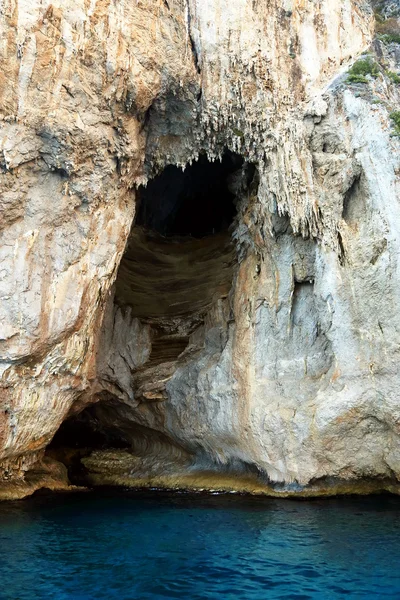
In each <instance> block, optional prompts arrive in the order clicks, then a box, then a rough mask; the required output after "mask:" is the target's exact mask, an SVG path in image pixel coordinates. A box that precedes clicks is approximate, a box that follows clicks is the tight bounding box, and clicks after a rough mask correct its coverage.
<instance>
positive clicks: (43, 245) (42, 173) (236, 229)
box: [0, 0, 400, 496]
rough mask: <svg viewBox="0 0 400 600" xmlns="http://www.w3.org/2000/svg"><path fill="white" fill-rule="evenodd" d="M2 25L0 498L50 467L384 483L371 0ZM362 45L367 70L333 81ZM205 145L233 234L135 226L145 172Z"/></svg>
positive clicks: (388, 430)
mask: <svg viewBox="0 0 400 600" xmlns="http://www.w3.org/2000/svg"><path fill="white" fill-rule="evenodd" d="M391 10H392V12H391V13H390V14H387V15H386V14H383V15H382V17H381V18H382V19H383V20H385V19H392V20H393V19H394V20H395V19H396V6H394V7H392V9H391ZM393 11H394V12H393ZM393 15H394V16H393ZM0 19H1V21H0V24H1V33H2V40H3V42H2V46H1V58H0V60H1V69H0V72H1V74H2V76H1V82H0V95H1V100H0V109H1V117H0V118H1V122H0V124H1V138H0V139H1V154H0V161H1V165H0V166H1V171H2V173H1V196H0V207H1V221H0V229H1V231H0V234H1V238H2V240H1V244H0V253H1V262H0V373H1V388H0V394H1V405H0V409H1V410H0V458H1V471H0V474H1V478H2V481H3V483H2V489H3V492H2V494H3V496H6V495H23V494H24V493H27V490H28V491H30V490H31V489H34V488H35V487H39V486H40V485H46V486H47V487H52V486H53V487H57V486H58V487H59V486H60V485H61V483H60V475H59V473H60V469H59V468H58V469H57V468H56V467H54V465H53V467H51V457H53V458H54V457H56V458H57V460H61V459H62V460H63V462H65V463H66V464H68V465H69V466H70V468H71V464H72V463H71V456H72V455H73V457H74V458H73V460H72V462H74V461H75V463H74V464H76V461H77V460H79V461H80V465H81V469H84V471H85V483H86V482H89V483H103V482H110V483H124V484H126V483H127V484H132V485H134V484H138V483H139V484H142V483H144V484H145V483H152V484H160V485H161V484H163V485H200V486H202V487H213V486H214V487H215V486H216V487H218V486H219V487H233V488H235V489H251V490H258V491H268V492H269V493H280V492H282V493H288V492H290V491H291V490H293V491H295V492H298V493H324V491H326V489H332V490H336V489H339V488H338V485H339V483H340V485H342V486H345V485H350V484H353V483H354V486H362V485H364V486H368V485H371V486H375V487H376V486H378V487H379V486H386V487H388V486H391V489H396V485H397V484H396V482H397V480H398V478H399V477H400V451H399V420H400V402H399V399H398V389H399V384H400V377H399V374H398V371H399V370H398V360H399V348H400V344H399V341H400V332H399V329H400V317H399V314H400V310H399V308H400V307H399V303H400V289H399V288H400V273H399V264H398V260H399V249H400V248H399V244H400V231H399V228H400V215H399V208H400V207H399V200H398V172H399V159H400V153H399V141H398V137H396V136H395V135H392V134H393V133H394V130H393V121H392V120H391V119H390V118H389V114H390V113H391V112H393V111H394V110H395V109H396V104H398V100H399V96H398V91H397V88H396V84H395V82H394V81H393V76H392V78H390V76H389V75H388V74H390V73H394V72H395V71H396V69H397V68H398V67H397V65H398V60H399V58H400V56H399V47H400V46H399V45H398V44H397V43H396V42H393V40H390V39H385V40H381V41H379V40H378V41H375V42H374V46H373V49H371V48H370V44H371V41H372V38H373V28H374V19H373V14H372V10H371V8H370V7H369V6H368V4H367V3H365V2H359V1H356V0H329V1H328V0H322V1H321V2H313V1H306V2H299V1H297V0H287V1H285V2H280V1H279V2H278V1H273V2H266V1H262V0H168V1H167V0H157V1H150V0H129V1H128V0H126V1H125V0H119V1H118V2H113V1H111V0H68V2H65V1H61V0H59V1H53V2H46V1H45V2H43V1H41V2H39V0H30V1H29V2H27V1H25V0H19V1H18V0H8V1H6V2H3V7H2V8H1V13H0ZM364 51H368V52H370V55H368V58H367V59H365V60H368V61H372V62H373V63H374V64H376V65H377V67H376V68H377V69H378V71H377V73H375V75H376V76H375V77H371V76H370V75H368V74H367V76H366V82H365V83H359V84H357V83H354V84H352V83H351V82H347V79H346V77H347V76H346V75H345V72H346V71H347V69H348V68H349V66H350V65H351V64H352V63H353V62H354V61H355V60H356V59H357V58H358V57H359V55H360V54H361V53H362V52H364ZM199 157H200V158H199ZM224 157H225V158H224ZM227 157H228V158H227ZM220 159H221V160H222V162H221V163H220V164H221V169H225V166H226V172H225V171H224V177H225V178H226V182H227V184H226V185H227V190H228V191H227V192H226V194H227V197H228V195H230V196H229V197H232V198H234V204H235V207H236V209H235V210H236V216H233V217H232V222H231V225H230V227H229V228H225V229H224V228H222V226H221V228H220V229H221V230H220V231H219V232H218V233H216V234H215V233H214V227H210V230H209V231H208V230H207V232H206V229H204V232H205V233H207V235H204V236H200V237H196V236H194V237H192V236H191V235H188V236H185V235H183V236H182V235H181V233H182V232H181V231H179V232H178V233H179V235H175V236H172V237H168V236H165V235H161V234H160V231H158V232H155V231H150V229H151V228H153V229H154V227H153V225H152V227H150V223H152V224H154V223H158V221H157V219H160V218H161V217H160V215H161V213H163V211H165V210H166V209H165V207H166V206H167V205H168V203H167V199H165V202H164V203H163V202H161V201H160V203H159V204H157V205H156V203H155V201H154V202H153V204H151V202H152V198H153V199H154V198H155V197H156V191H154V194H153V196H152V193H153V192H152V190H153V189H154V190H156V187H154V188H152V187H151V185H152V184H151V182H152V181H154V182H156V181H158V180H157V177H160V176H163V175H162V174H163V173H165V174H166V175H165V177H168V178H169V179H168V182H169V183H165V186H167V187H165V188H163V189H170V188H171V189H172V188H173V187H174V185H173V184H174V181H175V179H174V178H178V179H179V174H177V170H174V167H171V166H170V165H175V166H177V167H182V168H185V169H186V171H185V172H187V173H188V174H189V175H188V177H190V173H191V172H192V171H190V169H191V167H190V165H191V164H192V166H193V165H200V166H199V169H200V167H201V169H203V168H204V169H206V168H207V169H208V168H210V169H211V168H214V167H215V168H216V169H217V168H219V167H218V164H219V162H218V161H219V160H220ZM201 161H203V162H201ZM213 161H215V162H213ZM224 161H225V162H224ZM228 163H229V164H228ZM209 165H211V166H210V167H209ZM212 165H214V166H212ZM213 172H214V171H213ZM199 173H200V175H199V179H198V181H199V182H200V183H199V185H200V184H201V181H202V173H203V171H199ZM204 173H206V171H204ZM215 173H217V171H215ZM221 173H222V171H221ZM214 176H215V181H216V185H217V182H220V181H221V178H222V175H221V174H220V172H218V174H216V175H213V176H211V170H210V178H211V179H212V177H214ZM178 179H177V180H178ZM163 181H164V180H163ZM179 181H180V179H179ZM185 181H186V180H185ZM196 181H197V180H196ZM171 182H172V183H171ZM146 183H148V186H147V188H146V189H147V190H148V193H147V195H146V192H145V191H143V187H140V186H141V185H143V184H146ZM163 185H164V184H163ZM182 185H186V183H185V184H182ZM168 186H170V187H168ZM138 188H139V190H138ZM157 189H158V188H157ZM185 189H186V188H185ZM210 190H211V188H210ZM157 193H158V192H157ZM165 193H166V192H165ZM168 193H169V192H168ZM207 193H210V194H211V193H213V192H212V190H211V191H209V192H207ZM220 193H221V194H223V193H224V192H223V190H222V189H221V192H220ZM221 197H222V196H221ZM149 198H150V199H149ZM160 198H161V200H162V199H163V196H162V194H161V195H160ZM165 198H167V196H165ZM146 202H149V203H150V204H149V206H150V207H151V210H150V209H149V211H150V212H148V213H146V214H144V213H143V210H144V209H141V211H142V213H143V214H141V213H139V212H138V210H136V209H137V206H138V205H140V206H144V205H145V203H146ZM221 202H222V201H221ZM138 203H139V204H138ZM216 205H217V202H216V204H215V206H216ZM192 212H194V213H195V214H196V215H198V217H196V219H198V220H199V221H204V223H205V221H206V218H205V217H204V214H203V213H204V212H205V208H204V206H202V205H201V204H197V205H195V204H193V207H192ZM143 215H144V216H143ZM149 215H150V216H149ZM187 218H189V217H187ZM221 222H222V221H221ZM195 226H196V222H195V220H194V221H193V223H192V222H191V228H193V227H195ZM204 226H205V225H204ZM161 233H162V232H161ZM185 233H188V234H191V233H192V230H190V231H187V232H185ZM124 252H125V254H124ZM63 422H65V424H64V425H62V426H61V424H62V423H63ZM60 426H61V429H60V436H61V437H60V436H59V443H58V444H57V443H56V444H55V443H54V442H53V444H51V441H52V439H53V437H54V436H55V434H56V432H57V431H58V430H59V428H60ZM62 432H63V433H62ZM79 432H80V433H79ZM82 432H83V433H82ZM61 433H62V435H61ZM57 435H58V434H57ZM57 435H56V438H57ZM85 436H86V437H85ZM96 436H97V437H96ZM99 436H100V437H99ZM56 438H55V439H56ZM99 439H100V442H99ZM68 446H71V447H75V451H74V453H72V454H71V452H70V453H69V454H68V452H67V450H66V448H67V447H68ZM77 447H78V450H77ZM46 449H47V451H46ZM45 451H46V457H45V458H44V453H45ZM68 456H69V459H68ZM60 457H61V458H60ZM68 461H69V462H68ZM70 472H71V471H70ZM43 473H45V477H44V479H43V478H42V479H43V481H44V483H43V481H42V482H41V474H43ZM53 473H54V476H53ZM63 478H64V479H63ZM61 479H63V481H64V482H65V474H64V473H63V476H62V478H61ZM373 482H377V483H373ZM329 485H331V486H332V487H331V488H329ZM335 486H336V487H335ZM343 489H344V488H343ZM346 489H347V488H346ZM352 489H356V488H355V487H354V488H352ZM357 489H358V488H357ZM365 489H366V488H365Z"/></svg>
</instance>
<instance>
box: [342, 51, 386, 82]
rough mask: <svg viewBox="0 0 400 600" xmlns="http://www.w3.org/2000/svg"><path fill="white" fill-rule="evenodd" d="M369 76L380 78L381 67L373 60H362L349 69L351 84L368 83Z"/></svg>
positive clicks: (348, 78) (348, 79)
mask: <svg viewBox="0 0 400 600" xmlns="http://www.w3.org/2000/svg"><path fill="white" fill-rule="evenodd" d="M367 75H371V77H375V78H376V77H378V75H379V67H378V65H377V63H376V62H375V61H374V60H372V58H370V57H368V58H361V59H360V60H358V61H357V62H355V63H354V65H353V66H352V67H351V68H350V69H349V75H348V77H347V81H349V82H350V83H368V80H367V78H366V76H367Z"/></svg>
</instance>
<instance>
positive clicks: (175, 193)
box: [136, 151, 243, 238]
mask: <svg viewBox="0 0 400 600" xmlns="http://www.w3.org/2000/svg"><path fill="white" fill-rule="evenodd" d="M242 165H243V159H242V157H241V156H239V155H237V154H234V153H232V152H228V151H227V152H225V154H224V155H223V157H222V159H221V160H220V161H219V160H216V161H214V162H211V161H209V160H208V158H207V157H206V155H204V154H202V155H200V156H199V159H198V160H197V161H194V162H193V163H192V164H191V165H188V166H187V167H186V168H185V169H184V170H182V169H180V168H178V167H176V166H174V165H168V166H167V167H166V168H165V169H164V170H163V171H162V172H161V173H160V174H159V175H157V176H156V177H154V179H151V180H150V181H149V183H148V185H147V187H140V188H139V190H138V207H139V208H138V212H137V217H136V226H139V227H143V228H145V229H149V230H152V231H154V232H157V233H159V234H161V235H163V236H166V237H171V236H181V237H184V236H190V237H194V238H203V237H205V236H208V235H213V234H215V233H219V232H221V231H223V230H227V229H228V228H229V226H230V225H231V223H232V221H233V219H234V217H235V215H236V206H235V194H234V192H233V191H232V189H231V188H230V185H229V177H230V176H231V175H232V174H233V173H235V172H237V171H238V170H239V169H241V167H242Z"/></svg>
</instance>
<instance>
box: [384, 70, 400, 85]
mask: <svg viewBox="0 0 400 600" xmlns="http://www.w3.org/2000/svg"><path fill="white" fill-rule="evenodd" d="M386 75H387V76H388V77H389V79H390V81H393V83H400V77H399V76H398V75H397V73H394V72H393V71H386Z"/></svg>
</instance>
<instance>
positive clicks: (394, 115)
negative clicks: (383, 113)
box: [389, 110, 400, 136]
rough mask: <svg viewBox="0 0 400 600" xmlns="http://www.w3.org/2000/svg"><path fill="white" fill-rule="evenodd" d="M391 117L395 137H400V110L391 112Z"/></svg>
mask: <svg viewBox="0 0 400 600" xmlns="http://www.w3.org/2000/svg"><path fill="white" fill-rule="evenodd" d="M389 117H390V118H391V119H392V121H393V123H394V131H395V135H398V136H400V110H395V111H394V112H391V113H390V115H389Z"/></svg>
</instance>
